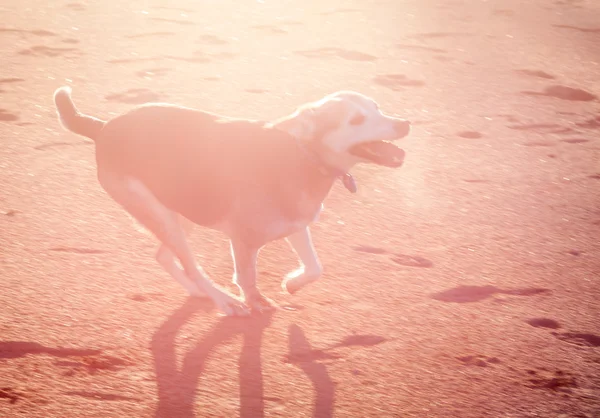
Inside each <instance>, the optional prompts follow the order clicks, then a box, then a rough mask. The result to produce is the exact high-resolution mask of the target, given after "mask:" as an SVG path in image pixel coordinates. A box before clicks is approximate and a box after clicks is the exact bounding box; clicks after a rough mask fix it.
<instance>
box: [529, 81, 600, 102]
mask: <svg viewBox="0 0 600 418" xmlns="http://www.w3.org/2000/svg"><path fill="white" fill-rule="evenodd" d="M521 93H522V94H525V95H528V96H545V97H554V98H556V99H561V100H570V101H578V102H589V101H592V100H596V99H597V97H596V96H595V95H594V94H592V93H589V92H587V91H585V90H581V89H576V88H572V87H567V86H559V85H556V86H550V87H547V88H546V89H544V91H543V92H541V93H540V92H535V91H523V92H521Z"/></svg>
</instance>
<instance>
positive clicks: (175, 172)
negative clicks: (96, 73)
mask: <svg viewBox="0 0 600 418" xmlns="http://www.w3.org/2000/svg"><path fill="white" fill-rule="evenodd" d="M54 103H55V105H56V108H57V113H58V116H59V120H60V122H61V124H62V126H63V127H64V128H65V129H67V130H69V131H71V132H74V133H76V134H79V135H82V136H85V137H88V138H90V139H92V140H93V141H94V143H95V150H96V165H97V177H98V181H99V182H100V185H101V186H102V188H103V189H104V190H105V191H106V193H107V194H108V195H109V196H110V197H112V199H114V200H115V201H116V202H117V203H118V204H119V205H120V206H122V207H123V208H124V209H125V210H126V211H127V212H128V213H129V214H130V215H131V216H132V217H133V218H134V219H135V220H136V221H137V222H138V223H139V224H141V225H142V226H143V227H144V228H145V229H146V230H148V231H149V232H151V233H152V234H153V235H154V236H156V238H158V240H159V241H160V247H159V249H158V252H157V253H156V259H157V261H158V262H159V263H160V265H161V266H162V267H163V268H164V269H165V270H166V271H167V272H168V273H169V274H170V275H171V276H172V277H173V278H174V279H175V280H176V281H177V282H179V283H180V284H181V285H182V286H183V287H184V288H185V289H186V290H187V292H188V293H189V294H190V295H192V296H198V297H209V298H210V299H212V300H213V301H214V303H215V305H216V306H217V308H218V309H219V310H220V311H221V312H222V313H223V314H224V315H227V316H246V315H249V314H250V313H252V312H254V311H259V312H260V311H264V310H270V309H275V304H274V303H273V302H272V301H271V300H270V299H269V298H267V297H265V296H264V295H263V294H262V293H261V292H260V290H259V288H258V286H257V272H256V263H257V257H258V254H259V251H260V249H261V248H262V247H263V246H264V245H265V244H267V243H268V242H271V241H274V240H277V239H283V238H285V239H286V240H287V241H288V243H289V244H290V246H291V248H292V249H293V250H294V251H295V253H296V255H297V256H298V258H299V260H300V268H299V269H298V270H296V271H294V272H292V273H290V274H289V275H287V276H286V277H285V279H284V280H283V282H282V287H283V289H284V290H285V291H287V292H289V293H295V292H297V291H298V290H300V289H301V288H302V287H304V286H306V285H307V284H309V283H312V282H314V281H316V280H317V279H318V278H319V277H320V276H321V275H322V270H323V269H322V265H321V262H320V261H319V259H318V257H317V255H316V252H315V248H314V245H313V243H312V238H311V234H310V229H309V228H310V224H311V223H312V222H314V221H315V220H316V219H317V217H318V215H319V213H320V211H321V210H322V204H323V201H324V200H325V198H326V197H327V195H328V193H329V191H330V189H331V188H332V186H333V185H334V183H335V182H336V180H337V179H341V180H342V181H343V183H344V185H345V186H346V187H347V188H348V189H349V190H350V191H352V192H353V191H355V187H356V186H355V184H354V179H353V178H352V176H351V175H350V174H349V170H350V169H351V168H352V167H353V166H354V165H356V164H359V163H373V164H378V165H380V166H386V167H390V168H397V167H400V166H401V165H402V164H403V161H404V157H405V152H404V150H402V149H401V148H399V147H398V146H396V145H395V144H393V143H392V142H390V141H394V140H397V139H400V138H403V137H405V136H407V135H408V134H409V131H410V122H409V121H407V120H405V119H401V118H397V117H393V116H390V115H385V114H384V113H382V112H381V110H380V109H379V106H378V104H377V103H376V102H375V101H374V100H373V99H371V98H369V97H367V96H364V95H362V94H360V93H356V92H351V91H339V92H336V93H333V94H330V95H328V96H325V97H324V98H322V99H320V100H318V101H314V102H310V103H307V104H304V105H302V106H299V107H298V108H297V109H296V110H295V111H294V112H293V113H291V114H289V115H287V116H284V117H281V118H279V119H276V120H272V121H260V120H250V119H241V118H232V117H226V116H222V115H218V114H215V113H211V112H207V111H203V110H198V109H193V108H188V107H182V106H177V105H173V104H163V103H148V104H144V105H140V106H137V107H135V108H133V109H132V110H130V111H128V112H126V113H124V114H121V115H119V116H116V117H114V118H112V119H110V120H108V121H105V120H101V119H98V118H96V117H93V116H88V115H85V114H82V113H80V112H79V110H78V109H77V108H76V107H75V105H74V103H73V101H72V99H71V89H70V87H61V88H59V89H57V90H56V91H55V93H54ZM194 225H200V226H203V227H207V228H212V229H216V230H219V231H222V232H223V233H225V234H226V235H227V236H228V238H229V239H230V245H231V252H232V256H233V261H234V267H235V269H234V271H235V273H234V278H233V282H234V283H235V284H236V285H237V286H238V288H239V290H240V296H239V297H237V296H235V295H233V294H232V293H229V292H228V291H226V290H225V289H223V288H221V287H220V286H218V285H217V284H215V283H214V282H213V281H212V280H211V279H210V278H209V277H208V275H207V274H206V273H205V271H204V270H203V269H202V267H201V266H199V265H197V264H196V262H195V261H194V257H193V255H192V252H191V250H190V247H189V246H188V243H187V240H186V235H187V234H189V232H190V230H191V228H192V227H193V226H194Z"/></svg>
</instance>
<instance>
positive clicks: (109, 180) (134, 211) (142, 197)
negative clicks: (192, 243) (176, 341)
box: [98, 170, 249, 316]
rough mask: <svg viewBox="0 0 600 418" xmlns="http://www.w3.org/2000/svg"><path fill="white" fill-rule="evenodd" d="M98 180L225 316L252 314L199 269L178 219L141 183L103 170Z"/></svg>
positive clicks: (99, 172)
mask: <svg viewBox="0 0 600 418" xmlns="http://www.w3.org/2000/svg"><path fill="white" fill-rule="evenodd" d="M98 180H99V181H100V184H101V185H102V187H103V188H104V190H106V192H107V193H108V194H109V195H110V196H111V197H112V198H113V199H114V200H115V201H116V202H117V203H119V204H120V205H121V206H122V207H123V208H124V209H125V210H127V212H129V213H130V214H131V215H132V216H133V217H134V218H136V219H137V220H138V222H140V223H141V224H142V225H143V226H144V227H146V228H147V229H148V230H149V231H151V232H152V233H153V234H154V235H155V236H156V237H157V238H158V239H159V240H160V241H161V242H162V243H163V244H164V245H166V246H167V248H168V249H169V250H170V251H172V253H173V254H175V255H176V256H177V258H178V259H179V261H180V262H181V265H182V267H183V271H184V272H185V276H187V277H188V278H189V279H190V280H191V281H192V282H193V283H194V284H195V285H196V286H197V287H198V289H199V290H200V291H202V292H204V293H206V294H207V295H208V296H210V298H211V299H212V300H213V301H214V302H215V304H216V305H217V307H218V308H219V309H220V310H221V311H222V312H223V313H224V314H226V315H231V316H237V315H247V314H248V313H249V312H248V308H247V306H246V305H245V304H244V303H243V302H241V301H240V300H238V299H237V298H236V297H235V296H233V295H230V294H229V293H227V292H225V291H224V290H223V289H220V288H219V287H217V286H216V285H215V284H214V283H212V281H211V280H209V278H208V277H207V276H206V275H204V274H203V273H202V272H201V270H199V269H198V267H197V265H196V262H195V260H194V257H193V255H192V252H191V250H190V248H189V246H188V244H187V241H186V239H185V233H184V231H183V230H182V228H181V225H180V224H179V222H178V219H177V215H176V214H174V213H173V212H172V211H170V210H169V209H167V208H166V207H165V206H164V205H162V203H160V201H159V200H158V199H157V198H156V197H155V196H154V195H153V194H152V192H151V191H150V190H149V189H148V188H147V187H146V186H145V185H144V184H143V183H142V182H141V181H139V180H137V179H135V178H132V177H127V176H122V175H119V174H117V173H114V172H110V171H102V170H99V171H98Z"/></svg>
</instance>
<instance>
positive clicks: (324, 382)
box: [289, 325, 335, 418]
mask: <svg viewBox="0 0 600 418" xmlns="http://www.w3.org/2000/svg"><path fill="white" fill-rule="evenodd" d="M289 334H290V336H289V359H290V362H292V363H294V364H296V365H297V366H298V367H300V369H302V371H303V372H304V374H306V376H307V377H308V378H309V379H310V380H311V382H312V384H313V387H314V389H315V402H314V409H313V414H312V416H313V417H314V418H329V417H332V416H333V406H334V401H335V399H334V398H335V387H334V383H333V381H332V380H331V377H329V373H328V372H327V367H325V365H324V364H321V363H318V362H317V361H316V360H318V359H322V358H323V356H322V354H323V353H322V352H321V351H320V350H312V348H311V346H310V343H309V342H308V340H307V339H306V336H305V335H304V331H302V329H301V328H300V327H299V326H298V325H291V326H290V328H289Z"/></svg>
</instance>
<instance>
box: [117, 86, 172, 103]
mask: <svg viewBox="0 0 600 418" xmlns="http://www.w3.org/2000/svg"><path fill="white" fill-rule="evenodd" d="M161 98H162V97H161V96H160V95H158V94H156V93H154V92H153V91H150V90H148V89H129V90H127V91H126V92H123V93H116V94H110V95H108V96H106V100H109V101H111V102H121V103H128V104H142V103H148V102H158V101H160V100H161Z"/></svg>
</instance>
